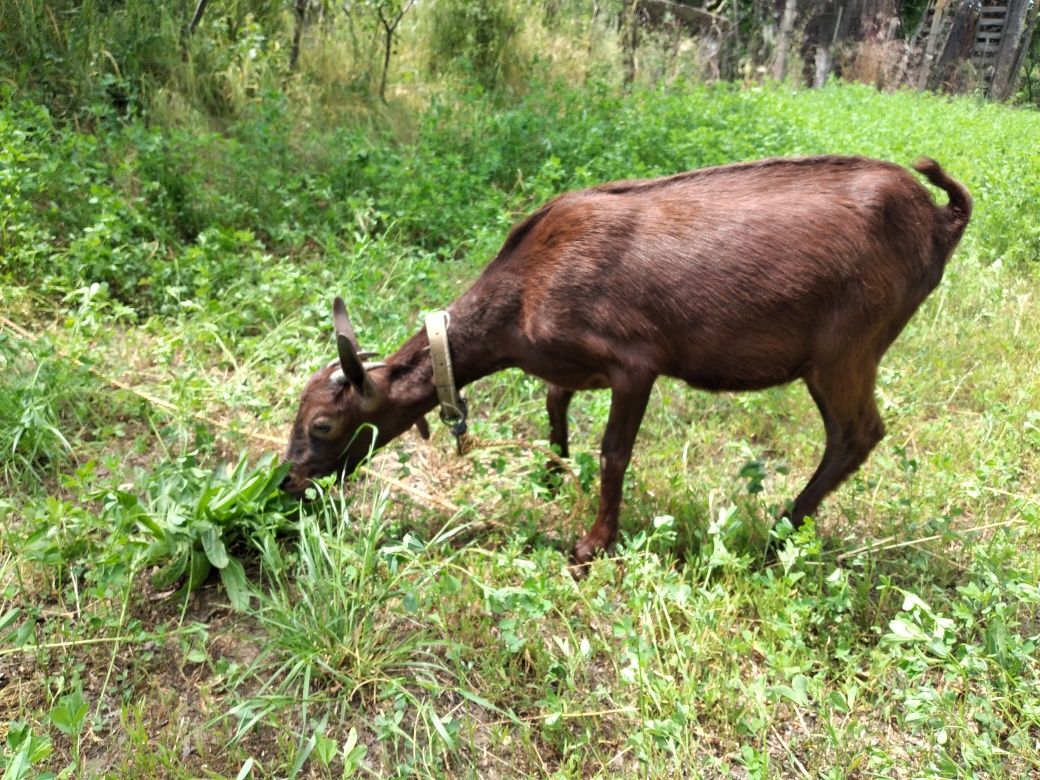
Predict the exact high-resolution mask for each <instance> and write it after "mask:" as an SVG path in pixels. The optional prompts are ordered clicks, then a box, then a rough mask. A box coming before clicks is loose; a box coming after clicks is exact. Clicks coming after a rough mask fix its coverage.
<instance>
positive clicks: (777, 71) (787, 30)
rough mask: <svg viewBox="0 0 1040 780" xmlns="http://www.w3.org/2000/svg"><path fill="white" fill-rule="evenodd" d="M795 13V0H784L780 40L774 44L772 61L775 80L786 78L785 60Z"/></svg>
mask: <svg viewBox="0 0 1040 780" xmlns="http://www.w3.org/2000/svg"><path fill="white" fill-rule="evenodd" d="M797 15H798V3H797V0H786V2H785V3H784V15H783V17H782V18H781V20H780V40H779V41H777V44H776V61H775V62H774V63H773V78H775V79H776V80H777V81H783V80H784V79H786V78H787V60H788V57H789V56H790V54H791V38H792V37H793V35H794V22H795V18H796V17H797Z"/></svg>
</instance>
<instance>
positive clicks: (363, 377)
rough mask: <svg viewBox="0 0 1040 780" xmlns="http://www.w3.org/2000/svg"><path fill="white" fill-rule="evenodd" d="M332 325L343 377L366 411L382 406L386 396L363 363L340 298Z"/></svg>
mask: <svg viewBox="0 0 1040 780" xmlns="http://www.w3.org/2000/svg"><path fill="white" fill-rule="evenodd" d="M332 324H333V327H335V329H336V350H337V352H339V367H340V370H342V371H343V376H344V377H345V378H346V380H347V381H348V382H350V384H351V385H353V386H354V389H355V390H357V391H358V393H360V395H361V400H362V405H363V407H364V409H365V410H366V411H372V410H373V409H376V408H378V407H380V406H382V405H383V401H385V400H386V394H385V393H384V392H383V391H382V389H380V388H379V387H378V386H377V385H376V384H375V382H373V381H372V380H371V379H370V378H369V376H368V371H366V370H365V365H364V363H362V362H361V357H360V356H359V355H358V346H357V336H355V335H354V328H353V327H352V326H351V324H350V318H349V317H347V307H346V306H344V305H343V299H342V298H340V297H339V296H336V298H335V300H333V301H332Z"/></svg>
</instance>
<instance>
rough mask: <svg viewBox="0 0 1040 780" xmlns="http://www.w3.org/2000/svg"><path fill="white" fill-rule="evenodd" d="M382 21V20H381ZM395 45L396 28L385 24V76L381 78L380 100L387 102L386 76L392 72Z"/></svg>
mask: <svg viewBox="0 0 1040 780" xmlns="http://www.w3.org/2000/svg"><path fill="white" fill-rule="evenodd" d="M380 21H382V19H380ZM393 43H394V28H393V27H391V26H389V25H388V24H387V23H386V22H383V44H384V49H383V75H382V76H381V77H380V78H379V99H380V100H382V101H383V102H384V103H385V102H386V74H387V71H389V70H390V51H391V49H392V47H393Z"/></svg>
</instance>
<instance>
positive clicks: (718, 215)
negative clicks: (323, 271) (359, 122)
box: [285, 157, 971, 563]
mask: <svg viewBox="0 0 1040 780" xmlns="http://www.w3.org/2000/svg"><path fill="white" fill-rule="evenodd" d="M915 167H916V169H917V170H918V171H920V172H921V173H923V174H924V175H925V176H926V177H927V178H928V179H929V180H930V181H931V182H932V183H933V184H935V185H936V186H938V187H941V188H942V189H944V190H946V192H947V193H948V194H949V198H950V203H949V205H948V206H946V207H939V206H937V205H936V204H935V203H934V202H933V201H932V198H931V196H930V195H929V193H928V191H927V190H926V189H925V188H924V187H923V186H921V184H919V183H918V182H917V181H916V180H915V179H914V177H913V176H911V175H910V174H909V173H908V172H907V171H906V170H904V169H903V168H900V167H898V166H896V165H893V164H891V163H887V162H880V161H877V160H869V159H864V158H859V157H810V158H795V159H773V160H764V161H761V162H755V163H745V164H738V165H727V166H723V167H718V168H707V169H704V170H697V171H690V172H688V173H682V174H678V175H676V176H670V177H667V178H663V179H655V180H651V181H627V182H615V183H611V184H604V185H601V186H598V187H593V188H591V189H588V190H583V191H581V192H571V193H567V194H564V195H561V196H559V197H557V198H556V199H555V200H553V201H551V202H550V203H548V204H547V205H545V206H543V207H542V208H541V209H539V210H538V211H536V212H535V213H534V214H532V215H531V216H530V217H528V218H527V219H526V220H524V221H523V222H522V223H520V224H519V225H518V226H517V227H516V228H515V229H514V230H513V231H512V232H511V233H510V235H509V237H508V238H507V239H506V241H505V244H504V246H503V247H502V249H501V251H500V252H499V253H498V256H497V257H496V258H495V259H494V261H493V262H492V263H491V264H490V265H489V266H488V267H487V269H486V270H485V271H484V273H483V274H482V275H481V276H480V278H479V279H477V281H476V283H474V285H473V286H472V287H471V288H470V289H469V290H468V291H467V292H466V293H464V294H463V295H462V296H461V297H460V298H458V299H457V300H456V301H455V302H454V303H452V304H451V305H450V306H449V308H448V310H449V312H450V313H451V330H450V341H451V349H452V357H453V361H454V365H455V374H456V380H457V382H458V384H459V386H460V387H461V386H465V385H467V384H469V383H470V382H473V381H474V380H476V379H479V378H480V377H483V376H486V375H488V374H490V373H493V372H495V371H498V370H500V369H503V368H507V367H513V366H515V367H519V368H521V369H523V370H524V371H526V372H528V373H531V374H534V375H536V376H539V377H541V378H543V379H545V380H546V381H547V382H549V383H550V392H549V397H548V411H549V417H550V421H551V426H552V433H551V437H550V438H551V440H552V441H553V442H554V443H555V444H557V445H559V446H560V447H561V449H562V450H563V452H564V454H566V449H567V430H566V419H567V414H566V412H567V405H568V403H569V402H570V399H571V396H572V395H573V391H576V390H584V389H589V388H610V390H611V410H610V417H609V421H608V422H607V429H606V432H605V434H604V437H603V444H602V451H601V489H600V490H601V495H600V506H599V511H598V513H597V517H596V522H595V523H594V524H593V526H592V528H591V529H590V530H589V532H588V533H587V534H586V535H585V537H584V538H583V539H582V540H581V541H579V542H578V545H577V547H576V549H575V552H574V558H575V560H576V561H577V562H578V563H585V562H587V561H588V560H589V559H590V558H591V556H592V555H594V554H595V553H596V552H597V551H598V550H602V549H604V548H606V547H608V546H609V545H611V544H612V543H613V541H614V538H615V536H616V534H617V518H618V509H619V505H620V500H621V486H622V481H623V478H624V472H625V469H626V468H627V466H628V462H629V459H630V456H631V451H632V445H633V442H634V441H635V436H636V432H637V431H638V429H639V425H640V422H641V420H642V417H643V412H644V410H645V408H646V403H647V400H648V398H649V395H650V390H651V387H652V386H653V383H654V381H655V379H656V378H657V377H658V376H660V375H666V376H672V377H678V378H680V379H683V380H685V381H686V382H688V383H689V384H690V385H692V386H694V387H698V388H703V389H706V390H716V391H717V390H756V389H760V388H765V387H770V386H772V385H777V384H782V383H785V382H790V381H792V380H794V379H802V380H803V381H805V383H806V385H807V386H808V388H809V392H810V393H811V394H812V397H813V399H814V400H815V401H816V404H817V405H818V407H819V409H820V412H821V415H822V416H823V421H824V428H825V431H826V447H825V450H824V455H823V459H822V461H821V463H820V465H819V467H818V468H817V470H816V473H815V474H814V475H813V477H812V478H811V479H810V481H809V483H808V485H807V486H806V487H805V489H804V490H803V491H802V492H801V494H800V495H799V496H798V497H797V499H796V500H795V502H794V504H793V506H792V508H791V510H790V512H789V516H790V518H791V520H792V522H793V523H795V524H796V525H797V524H798V523H800V522H801V520H802V519H803V518H804V517H805V516H806V515H810V514H812V513H813V512H815V511H816V508H817V507H818V506H819V503H820V501H821V500H822V499H823V498H824V496H826V495H827V493H829V492H830V491H831V490H833V489H834V487H836V486H837V485H838V484H839V483H840V482H841V481H842V480H844V479H845V478H846V477H847V476H848V475H849V474H850V473H852V471H854V470H855V469H856V468H857V467H858V466H859V465H860V464H861V463H862V462H863V461H864V460H865V459H866V457H867V455H868V454H869V452H870V450H871V449H872V448H873V447H874V445H875V444H876V443H877V442H878V440H880V438H881V436H882V435H883V431H884V428H883V426H882V423H881V419H880V417H879V415H878V411H877V406H876V405H875V403H874V395H873V391H874V383H875V376H876V371H877V365H878V361H879V360H880V359H881V356H882V355H883V354H884V352H885V350H886V349H887V348H888V346H889V345H890V344H891V343H892V341H893V340H894V339H895V338H896V336H897V335H898V334H899V332H900V331H901V330H902V329H903V326H904V325H906V323H907V321H908V320H909V319H910V317H911V316H912V315H913V313H914V311H916V309H917V307H918V306H919V305H920V304H921V302H922V301H923V300H924V298H925V297H926V296H927V295H928V293H930V292H931V291H932V289H934V288H935V286H936V285H937V284H938V283H939V280H940V278H941V277H942V274H943V269H944V267H945V264H946V261H947V260H948V259H949V257H950V254H951V253H952V252H953V249H954V247H955V246H956V244H957V242H958V241H959V239H960V237H961V234H962V233H963V232H964V228H965V227H966V225H967V223H968V219H969V217H970V214H971V197H970V195H969V194H968V192H967V190H966V189H965V188H964V187H963V186H962V185H960V184H959V183H957V182H956V181H954V180H953V179H951V178H949V177H948V176H946V174H945V173H943V171H942V169H941V168H940V167H939V165H938V164H937V163H935V162H934V161H932V160H922V161H919V162H918V163H917V164H916V165H915ZM355 346H356V345H355ZM332 371H333V369H332V368H331V367H330V368H326V369H323V370H322V371H319V372H318V373H317V374H315V375H314V376H313V377H312V378H311V380H310V381H309V383H308V385H307V387H306V388H305V390H304V393H303V398H302V400H301V405H300V410H299V413H298V415H297V419H296V423H295V425H294V428H293V433H292V438H291V440H290V443H289V450H288V454H287V457H288V460H289V461H291V462H292V463H293V469H292V471H291V473H290V475H289V477H287V478H286V483H285V487H286V488H287V489H288V490H290V491H292V492H295V493H299V492H302V490H303V489H304V487H306V485H307V483H308V482H309V480H310V479H311V478H313V477H315V476H318V475H322V474H328V473H331V472H333V471H345V472H350V471H352V470H353V469H354V468H355V467H356V466H357V464H358V462H360V460H362V459H363V457H364V455H365V453H366V452H367V451H368V449H369V445H371V444H374V445H375V446H377V447H378V446H382V445H383V444H385V443H386V442H388V441H390V440H391V439H393V438H394V437H396V436H398V435H399V434H400V433H402V432H403V431H405V430H407V428H408V427H410V426H411V425H413V424H415V422H416V420H417V419H419V418H420V417H421V416H422V415H423V414H425V413H426V412H428V411H430V410H431V409H433V408H434V406H435V405H436V397H435V393H434V388H433V382H432V369H431V362H430V357H429V342H428V341H427V338H426V333H425V331H420V332H419V333H417V334H415V335H414V336H413V337H412V338H411V339H410V340H409V341H408V342H407V343H405V344H404V346H403V347H401V349H400V350H398V352H397V353H396V354H394V355H392V356H391V357H389V358H388V359H387V365H386V366H385V367H383V368H376V369H373V370H371V371H370V372H369V374H368V379H370V380H371V381H372V383H373V386H374V387H375V388H378V392H379V393H380V394H381V397H380V398H379V399H378V400H379V403H378V404H377V408H375V409H374V410H371V411H367V412H362V411H361V409H360V406H361V404H360V400H359V396H360V391H359V389H358V388H356V387H352V386H350V385H349V384H348V385H347V386H335V385H332V384H330V382H329V376H330V374H331V373H332ZM370 390H371V389H370ZM370 400H371V399H369V403H368V405H369V406H371V403H370ZM316 418H321V420H320V421H321V422H324V423H327V424H328V426H329V430H328V431H318V433H319V434H320V435H319V436H317V437H316V436H315V435H314V434H315V431H314V420H315V419H316ZM363 423H371V424H372V425H374V426H375V427H376V428H377V429H378V435H377V436H375V439H374V441H373V440H372V436H371V435H367V434H364V433H363V432H362V433H359V426H361V425H362V424H363ZM320 427H321V426H319V428H320Z"/></svg>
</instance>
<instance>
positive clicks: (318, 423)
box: [311, 417, 332, 439]
mask: <svg viewBox="0 0 1040 780" xmlns="http://www.w3.org/2000/svg"><path fill="white" fill-rule="evenodd" d="M330 433H332V421H331V420H329V419H327V418H325V417H319V418H318V419H317V420H315V421H314V422H312V423H311V435H313V436H317V437H318V438H319V439H322V438H325V437H327V436H328V435H329V434H330Z"/></svg>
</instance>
